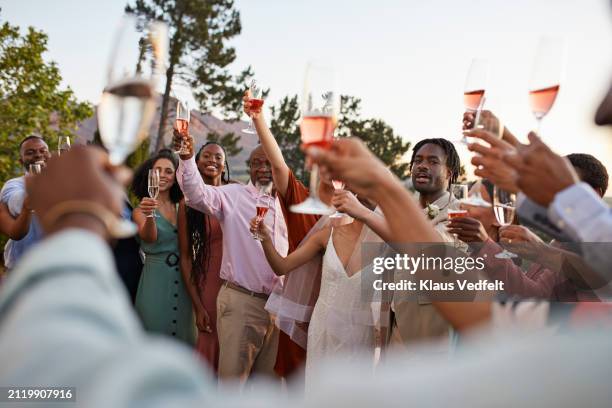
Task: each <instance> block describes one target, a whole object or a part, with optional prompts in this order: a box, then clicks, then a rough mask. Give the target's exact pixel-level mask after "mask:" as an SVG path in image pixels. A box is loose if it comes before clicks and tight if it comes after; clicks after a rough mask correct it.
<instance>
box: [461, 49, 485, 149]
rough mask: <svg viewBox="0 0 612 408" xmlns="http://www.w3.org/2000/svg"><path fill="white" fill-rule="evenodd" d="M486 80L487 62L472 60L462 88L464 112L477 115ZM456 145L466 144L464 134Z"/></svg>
mask: <svg viewBox="0 0 612 408" xmlns="http://www.w3.org/2000/svg"><path fill="white" fill-rule="evenodd" d="M488 80H489V62H488V61H487V60H486V59H482V58H474V59H472V63H471V64H470V68H469V70H468V73H467V76H466V78H465V86H464V88H463V105H464V107H465V110H466V111H468V112H476V114H478V112H480V111H481V110H482V106H483V105H484V101H485V98H484V96H485V91H486V88H487V82H488ZM458 143H462V144H467V143H468V141H467V139H466V137H465V134H464V135H463V137H462V138H461V140H459V141H458Z"/></svg>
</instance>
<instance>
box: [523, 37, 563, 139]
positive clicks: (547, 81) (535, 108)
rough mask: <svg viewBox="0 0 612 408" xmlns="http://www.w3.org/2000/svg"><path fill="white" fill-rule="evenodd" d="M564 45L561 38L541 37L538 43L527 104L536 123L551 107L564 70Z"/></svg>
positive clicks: (539, 127) (539, 124) (539, 125)
mask: <svg viewBox="0 0 612 408" xmlns="http://www.w3.org/2000/svg"><path fill="white" fill-rule="evenodd" d="M565 58H566V45H565V41H564V40H563V38H559V37H542V38H541V39H540V41H539V43H538V47H537V51H536V57H535V60H534V62H533V68H532V71H531V79H530V81H529V104H530V106H531V111H532V112H533V115H534V116H535V118H536V121H537V123H538V125H537V132H538V136H539V135H540V129H541V126H542V119H543V118H544V116H546V115H547V114H548V112H549V111H550V109H551V108H552V107H553V105H554V103H555V100H556V99H557V94H558V93H559V87H560V84H561V79H562V77H563V74H564V71H565Z"/></svg>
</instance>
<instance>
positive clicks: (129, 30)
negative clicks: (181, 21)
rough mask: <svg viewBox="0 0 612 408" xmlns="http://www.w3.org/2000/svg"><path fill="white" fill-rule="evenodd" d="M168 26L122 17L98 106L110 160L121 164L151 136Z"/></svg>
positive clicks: (101, 129) (127, 16)
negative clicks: (156, 82)
mask: <svg viewBox="0 0 612 408" xmlns="http://www.w3.org/2000/svg"><path fill="white" fill-rule="evenodd" d="M166 42H167V26H166V25H165V24H164V23H161V22H154V23H150V24H143V22H142V21H141V20H138V19H137V18H136V17H134V16H132V15H126V16H125V17H123V18H122V20H121V24H120V26H119V28H118V30H117V33H116V37H115V41H114V45H113V47H112V51H111V55H110V58H109V62H108V70H107V80H106V86H105V88H104V92H103V94H102V98H101V100H100V104H99V105H98V127H99V130H100V136H101V138H102V142H103V143H104V146H105V147H106V148H107V150H108V152H109V158H110V162H111V163H112V164H113V165H120V164H121V163H123V161H124V160H125V159H126V157H127V156H128V155H129V154H130V153H132V152H133V151H134V150H135V149H136V147H138V145H139V144H140V143H141V142H142V141H143V140H144V139H145V138H146V137H147V136H148V133H149V126H150V124H151V122H152V120H153V116H154V115H155V108H156V98H155V96H156V95H155V78H156V77H157V76H159V75H158V74H159V73H161V72H162V70H163V66H164V55H165V43H166Z"/></svg>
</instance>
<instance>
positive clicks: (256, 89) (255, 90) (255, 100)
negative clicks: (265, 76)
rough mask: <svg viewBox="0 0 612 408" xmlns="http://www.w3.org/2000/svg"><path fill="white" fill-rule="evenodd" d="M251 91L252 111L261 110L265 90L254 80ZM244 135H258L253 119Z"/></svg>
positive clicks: (250, 87)
mask: <svg viewBox="0 0 612 408" xmlns="http://www.w3.org/2000/svg"><path fill="white" fill-rule="evenodd" d="M249 90H250V91H251V97H250V99H249V100H250V101H251V108H252V109H260V108H261V107H262V106H263V103H264V100H263V90H262V88H261V87H260V86H258V85H257V81H255V80H254V79H253V80H252V81H251V85H249ZM242 131H243V132H244V133H248V134H251V135H254V134H255V133H257V131H256V130H255V127H254V126H253V119H252V118H251V121H250V122H249V126H248V127H247V128H246V129H243V130H242Z"/></svg>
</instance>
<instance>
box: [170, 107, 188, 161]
mask: <svg viewBox="0 0 612 408" xmlns="http://www.w3.org/2000/svg"><path fill="white" fill-rule="evenodd" d="M190 119H191V110H190V109H189V102H187V101H186V100H181V99H178V101H177V103H176V120H175V126H176V129H177V130H178V132H179V133H180V135H181V147H180V148H179V150H177V151H175V152H174V153H176V154H189V150H188V149H187V146H185V138H187V137H189V121H190Z"/></svg>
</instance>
